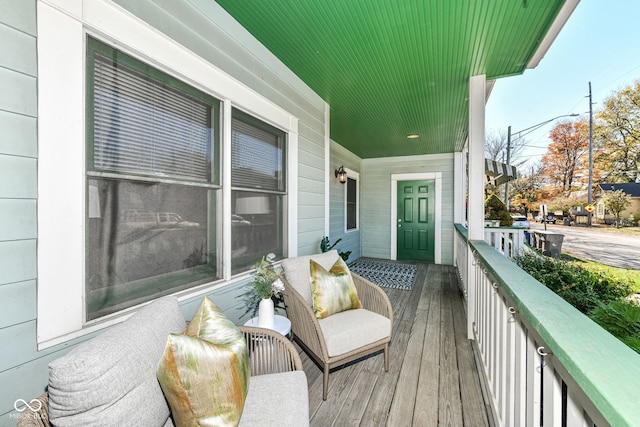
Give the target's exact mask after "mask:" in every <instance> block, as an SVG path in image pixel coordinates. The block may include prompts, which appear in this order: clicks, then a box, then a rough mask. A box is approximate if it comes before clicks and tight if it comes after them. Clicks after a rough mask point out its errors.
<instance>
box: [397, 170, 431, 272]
mask: <svg viewBox="0 0 640 427" xmlns="http://www.w3.org/2000/svg"><path fill="white" fill-rule="evenodd" d="M426 180H435V182H436V195H435V198H436V200H435V204H436V206H435V218H434V221H435V236H434V242H433V245H434V252H435V253H434V262H435V263H436V264H442V172H424V173H421V172H418V173H397V174H392V175H391V259H392V260H396V259H398V235H397V225H396V224H397V222H398V208H397V203H396V201H397V200H398V181H426Z"/></svg>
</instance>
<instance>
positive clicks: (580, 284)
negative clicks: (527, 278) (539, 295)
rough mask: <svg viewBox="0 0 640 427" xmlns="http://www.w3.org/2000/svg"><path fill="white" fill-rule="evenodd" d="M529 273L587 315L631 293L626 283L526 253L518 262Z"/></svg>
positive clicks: (565, 263) (601, 273) (628, 284)
mask: <svg viewBox="0 0 640 427" xmlns="http://www.w3.org/2000/svg"><path fill="white" fill-rule="evenodd" d="M516 262H517V263H518V265H519V266H520V268H522V269H523V270H525V271H526V272H527V273H529V274H530V275H531V276H533V277H534V278H535V279H536V280H538V281H539V282H541V283H543V284H544V285H545V286H546V287H548V288H549V289H551V290H552V291H554V292H555V293H556V294H558V295H559V296H560V297H562V298H563V299H564V300H565V301H567V302H568V303H569V304H571V305H573V306H574V307H575V308H577V309H578V310H580V311H581V312H583V313H585V314H589V312H591V310H593V309H594V308H596V306H598V304H600V303H606V302H608V301H614V300H618V299H621V298H624V297H626V296H627V295H629V294H630V293H631V292H632V287H631V284H630V283H629V282H628V281H627V280H617V279H615V278H613V277H612V276H610V275H608V274H607V273H606V272H593V271H589V270H586V269H584V268H581V267H579V266H577V265H573V264H570V263H567V262H565V261H561V260H557V259H554V258H548V257H541V256H539V255H537V254H533V253H527V254H525V255H523V256H521V257H518V258H517V259H516Z"/></svg>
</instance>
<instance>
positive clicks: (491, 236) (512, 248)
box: [484, 227, 524, 258]
mask: <svg viewBox="0 0 640 427" xmlns="http://www.w3.org/2000/svg"><path fill="white" fill-rule="evenodd" d="M484 240H485V241H486V242H487V243H488V244H489V245H490V246H493V248H494V249H495V250H496V251H498V252H500V253H501V254H502V255H504V256H506V257H507V258H513V257H516V256H519V255H522V251H523V250H524V229H523V228H513V227H485V228H484Z"/></svg>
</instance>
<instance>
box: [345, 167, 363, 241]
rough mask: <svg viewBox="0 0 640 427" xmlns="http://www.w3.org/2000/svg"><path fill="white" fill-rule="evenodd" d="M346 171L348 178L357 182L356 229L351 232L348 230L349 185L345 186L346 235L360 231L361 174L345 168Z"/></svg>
mask: <svg viewBox="0 0 640 427" xmlns="http://www.w3.org/2000/svg"><path fill="white" fill-rule="evenodd" d="M344 170H345V172H347V178H351V179H355V181H356V228H352V229H351V230H347V183H345V184H344V232H345V234H346V233H353V232H354V231H359V230H360V174H359V173H358V172H355V171H353V170H351V169H348V168H344Z"/></svg>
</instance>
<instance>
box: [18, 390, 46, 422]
mask: <svg viewBox="0 0 640 427" xmlns="http://www.w3.org/2000/svg"><path fill="white" fill-rule="evenodd" d="M33 400H36V399H33ZM33 400H32V401H30V402H29V406H28V407H27V408H26V409H25V410H24V411H22V412H21V413H20V416H19V417H18V422H17V423H16V427H50V426H51V423H50V422H49V393H45V394H43V395H42V396H40V397H38V398H37V400H38V401H40V404H41V406H40V407H39V408H38V407H37V406H38V405H37V404H36V403H35V402H34V401H33ZM32 408H33V409H32ZM34 409H37V411H36V410H34Z"/></svg>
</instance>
